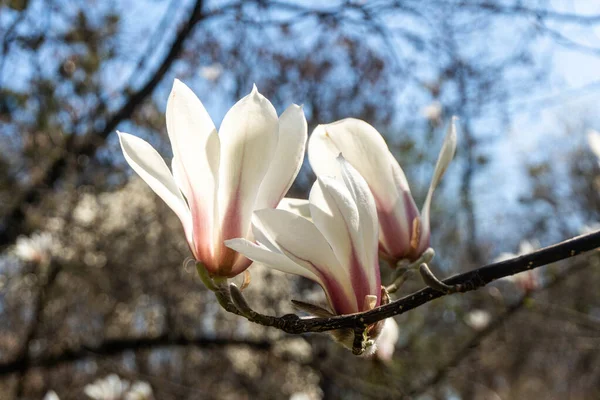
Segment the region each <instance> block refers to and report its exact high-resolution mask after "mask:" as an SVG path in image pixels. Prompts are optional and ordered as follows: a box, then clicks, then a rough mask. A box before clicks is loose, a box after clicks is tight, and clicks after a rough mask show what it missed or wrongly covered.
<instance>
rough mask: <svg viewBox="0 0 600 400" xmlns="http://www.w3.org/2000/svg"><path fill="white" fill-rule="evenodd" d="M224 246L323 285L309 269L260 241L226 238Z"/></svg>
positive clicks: (277, 268) (269, 265) (282, 270)
mask: <svg viewBox="0 0 600 400" xmlns="http://www.w3.org/2000/svg"><path fill="white" fill-rule="evenodd" d="M225 246H227V247H229V248H230V249H233V250H235V251H237V252H239V253H242V254H243V255H244V256H246V257H248V258H249V259H251V260H252V261H255V262H259V263H262V264H264V265H266V266H268V267H270V268H273V269H276V270H278V271H281V272H285V273H288V274H294V275H299V276H303V277H305V278H308V279H310V280H312V281H315V282H317V283H318V284H320V285H321V286H323V282H322V281H321V279H320V278H319V277H318V276H317V275H315V274H314V273H313V272H312V271H311V270H309V269H307V268H304V267H302V266H300V265H298V264H296V263H295V262H293V261H292V260H290V259H289V258H288V257H286V256H285V255H283V254H282V253H279V252H277V251H272V250H271V249H269V248H267V247H266V246H264V245H263V244H262V243H258V244H255V243H252V242H251V241H249V240H247V239H241V238H238V239H229V240H226V241H225Z"/></svg>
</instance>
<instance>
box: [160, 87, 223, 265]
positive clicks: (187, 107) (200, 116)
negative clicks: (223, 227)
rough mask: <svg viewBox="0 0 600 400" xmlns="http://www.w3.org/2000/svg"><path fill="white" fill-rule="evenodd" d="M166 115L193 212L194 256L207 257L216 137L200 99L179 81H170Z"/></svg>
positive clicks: (211, 227) (215, 181) (213, 201)
mask: <svg viewBox="0 0 600 400" xmlns="http://www.w3.org/2000/svg"><path fill="white" fill-rule="evenodd" d="M166 117H167V131H168V133H169V139H170V141H171V146H172V147H173V156H174V158H175V162H176V163H177V167H174V170H176V171H177V175H178V180H179V184H180V185H181V190H182V191H183V192H184V194H185V196H186V198H187V201H188V204H189V206H190V210H191V212H192V218H193V229H194V242H195V246H194V248H195V250H196V254H195V256H196V257H200V258H202V259H209V258H212V254H213V243H214V242H215V235H216V227H215V222H216V211H217V209H216V189H217V187H218V170H219V156H220V145H219V137H218V135H217V131H216V129H215V126H214V124H213V122H212V120H211V119H210V116H209V115H208V113H207V112H206V109H205V108H204V106H203V105H202V102H200V100H199V99H198V98H197V97H196V95H195V94H194V93H193V92H192V91H191V90H190V88H188V87H187V86H186V85H185V84H184V83H182V82H181V81H179V80H175V82H174V84H173V89H172V90H171V94H170V96H169V100H168V102H167V113H166Z"/></svg>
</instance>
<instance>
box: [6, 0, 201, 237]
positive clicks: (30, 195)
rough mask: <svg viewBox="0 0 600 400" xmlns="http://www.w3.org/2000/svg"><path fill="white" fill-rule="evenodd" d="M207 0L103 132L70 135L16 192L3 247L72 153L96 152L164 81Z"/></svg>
mask: <svg viewBox="0 0 600 400" xmlns="http://www.w3.org/2000/svg"><path fill="white" fill-rule="evenodd" d="M203 4H204V1H203V0H197V1H196V2H195V4H194V7H193V9H192V10H191V12H190V15H189V17H188V19H187V20H186V21H185V23H184V24H183V26H182V27H181V28H180V29H179V33H178V34H177V36H176V38H175V40H174V41H173V44H172V45H171V47H170V49H169V51H168V52H167V53H166V55H165V57H164V58H163V60H162V62H161V63H160V65H159V66H158V68H157V69H156V71H155V72H154V74H152V76H151V77H150V78H149V79H148V81H147V82H146V83H145V84H144V85H143V86H142V87H141V88H140V89H139V90H137V91H136V92H134V93H133V94H132V95H131V96H129V98H128V99H127V101H125V103H124V104H123V106H122V107H121V108H120V109H119V110H118V111H116V112H115V113H113V114H112V115H111V116H110V117H108V118H107V119H106V121H105V122H104V124H103V125H104V128H103V129H102V130H101V131H100V132H88V133H87V134H85V135H84V136H82V137H78V136H77V135H76V134H75V133H71V134H70V135H69V143H70V146H68V147H67V148H66V149H64V151H61V152H59V153H58V154H55V155H54V157H52V158H51V159H50V160H47V162H46V166H45V167H44V168H43V169H42V171H41V172H40V173H39V174H38V175H37V176H35V177H33V178H32V179H31V183H30V184H29V185H28V186H27V188H25V189H24V190H23V191H22V192H21V193H19V194H18V195H16V196H15V198H14V199H13V202H12V205H11V206H10V207H9V208H8V210H9V211H8V212H7V213H6V215H5V216H4V217H3V219H2V222H1V223H0V247H4V246H6V245H8V244H10V243H12V242H13V241H14V240H15V239H16V237H17V236H18V235H19V234H21V233H23V232H24V229H23V226H22V225H23V223H24V222H25V210H26V208H27V206H28V205H31V204H35V203H36V202H37V201H39V199H40V196H41V195H42V193H41V191H42V190H45V189H47V188H51V187H52V186H53V185H54V183H55V182H56V181H57V180H59V179H60V178H61V177H62V175H63V173H64V169H65V168H66V167H67V165H68V161H69V159H71V158H72V157H76V156H80V155H85V156H92V155H94V153H95V152H96V151H97V150H98V149H99V148H100V147H101V146H102V145H103V144H104V141H105V140H106V138H107V137H108V136H109V135H111V134H112V133H114V131H115V129H116V127H117V125H118V124H119V123H120V122H121V121H124V120H126V119H127V118H129V117H130V116H131V115H132V113H133V112H134V111H135V109H136V107H137V106H138V105H139V104H140V103H141V102H142V101H143V100H144V99H145V98H146V97H147V96H149V95H151V94H152V92H153V91H154V89H155V88H156V86H157V85H158V84H159V83H160V81H161V80H162V78H163V76H164V75H165V74H166V73H167V71H168V70H169V68H170V67H171V65H172V64H173V63H174V62H175V60H176V59H177V57H178V56H179V54H180V53H181V51H182V50H183V45H184V43H185V40H186V39H187V38H188V37H189V36H190V35H191V33H192V31H193V29H194V27H195V26H196V24H198V23H199V22H200V21H202V19H203V14H202V6H203ZM102 109H103V107H102V106H101V109H100V110H98V111H96V112H93V113H91V114H92V115H94V116H95V117H94V118H92V120H96V118H101V114H102Z"/></svg>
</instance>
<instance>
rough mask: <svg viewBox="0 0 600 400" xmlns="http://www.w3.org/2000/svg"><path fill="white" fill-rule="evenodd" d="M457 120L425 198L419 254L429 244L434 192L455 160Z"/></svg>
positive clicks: (451, 123)
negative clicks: (430, 213) (430, 216)
mask: <svg viewBox="0 0 600 400" xmlns="http://www.w3.org/2000/svg"><path fill="white" fill-rule="evenodd" d="M457 119H458V118H456V117H452V121H451V122H450V126H449V127H448V132H447V133H446V138H445V139H444V144H443V145H442V149H441V150H440V154H439V156H438V159H437V163H436V164H435V170H434V171H433V178H432V179H431V184H430V185H429V190H428V191H427V197H426V198H425V202H424V203H423V209H422V211H421V239H420V242H419V252H422V251H424V250H426V247H427V245H428V243H429V236H430V226H429V210H430V208H431V198H432V196H433V191H434V190H435V188H436V187H437V186H438V184H439V183H440V180H441V179H442V176H444V173H445V172H446V169H447V168H448V165H449V164H450V162H451V161H452V159H453V158H454V153H455V152H456V140H457V139H456V121H457Z"/></svg>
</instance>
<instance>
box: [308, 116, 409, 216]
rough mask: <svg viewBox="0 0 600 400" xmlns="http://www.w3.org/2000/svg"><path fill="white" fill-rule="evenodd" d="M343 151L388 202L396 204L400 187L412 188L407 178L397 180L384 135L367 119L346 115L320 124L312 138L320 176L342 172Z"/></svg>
mask: <svg viewBox="0 0 600 400" xmlns="http://www.w3.org/2000/svg"><path fill="white" fill-rule="evenodd" d="M339 153H342V154H343V156H344V158H345V159H346V160H347V161H348V162H349V163H350V164H352V166H353V167H354V168H356V170H357V171H358V172H359V174H360V175H362V177H363V178H364V179H365V181H367V183H368V184H369V187H370V188H371V191H372V192H373V195H374V196H375V197H377V198H379V199H380V202H381V203H383V204H386V205H388V206H390V207H391V206H392V205H394V204H396V201H397V199H398V193H397V191H394V190H390V188H393V187H396V185H397V184H400V185H401V187H399V189H401V190H404V191H408V192H410V189H409V187H408V183H407V182H406V178H405V179H404V180H403V181H401V182H396V181H395V179H394V176H393V173H392V168H391V167H390V151H389V149H388V147H387V144H386V143H385V141H384V140H383V137H382V136H381V135H380V134H379V132H377V130H376V129H375V128H373V127H372V126H371V125H369V124H368V123H366V122H365V121H362V120H359V119H354V118H346V119H343V120H341V121H338V122H334V123H331V124H327V125H319V126H318V127H317V128H316V129H315V130H314V131H313V133H312V135H311V137H310V140H309V142H308V159H309V161H310V165H311V167H312V169H313V170H314V171H315V174H316V175H317V176H340V173H339V165H338V164H337V162H336V161H335V159H336V157H337V156H338V154H339Z"/></svg>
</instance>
